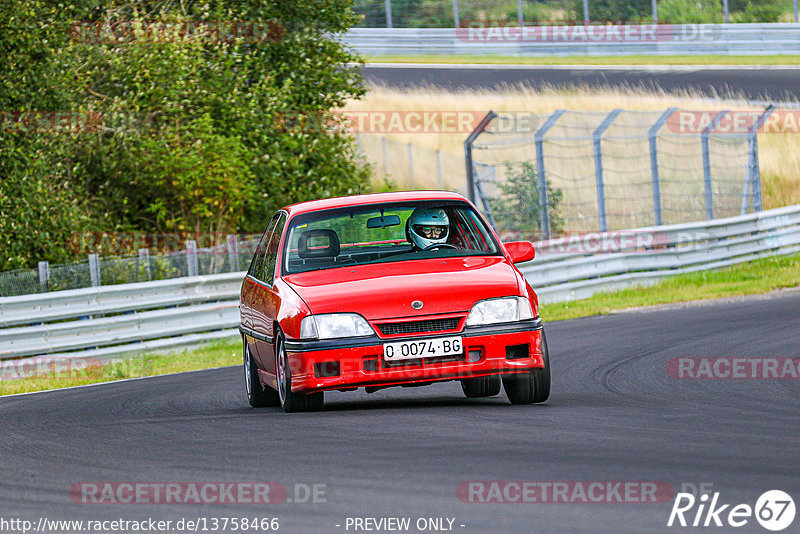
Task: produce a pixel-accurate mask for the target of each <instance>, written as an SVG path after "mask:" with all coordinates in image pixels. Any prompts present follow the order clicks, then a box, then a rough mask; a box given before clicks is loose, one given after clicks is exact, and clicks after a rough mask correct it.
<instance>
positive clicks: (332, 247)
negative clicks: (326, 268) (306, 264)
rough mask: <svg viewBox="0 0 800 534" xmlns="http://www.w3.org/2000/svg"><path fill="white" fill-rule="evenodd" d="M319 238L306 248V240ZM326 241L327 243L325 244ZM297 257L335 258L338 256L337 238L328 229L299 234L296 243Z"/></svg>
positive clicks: (334, 233)
mask: <svg viewBox="0 0 800 534" xmlns="http://www.w3.org/2000/svg"><path fill="white" fill-rule="evenodd" d="M313 238H320V239H317V240H315V242H312V244H311V248H309V247H308V240H309V239H313ZM326 241H327V243H326ZM297 255H298V256H300V257H301V258H335V257H336V256H338V255H339V236H338V235H336V232H334V231H333V230H328V229H324V228H321V229H318V230H308V231H307V232H303V233H302V234H300V241H299V242H298V243H297Z"/></svg>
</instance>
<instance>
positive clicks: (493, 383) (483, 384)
mask: <svg viewBox="0 0 800 534" xmlns="http://www.w3.org/2000/svg"><path fill="white" fill-rule="evenodd" d="M461 389H462V390H463V391H464V395H465V396H466V397H467V398H468V399H479V398H481V397H494V396H495V395H497V394H498V393H500V377H499V376H497V375H495V376H481V377H478V378H465V379H463V380H462V381H461Z"/></svg>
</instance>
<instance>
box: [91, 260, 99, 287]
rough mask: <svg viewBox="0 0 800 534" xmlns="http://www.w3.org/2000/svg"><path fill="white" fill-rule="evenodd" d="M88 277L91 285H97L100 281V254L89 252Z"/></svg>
mask: <svg viewBox="0 0 800 534" xmlns="http://www.w3.org/2000/svg"><path fill="white" fill-rule="evenodd" d="M89 278H90V279H91V280H92V287H98V286H99V285H100V284H101V282H102V281H101V280H100V256H99V255H98V254H89Z"/></svg>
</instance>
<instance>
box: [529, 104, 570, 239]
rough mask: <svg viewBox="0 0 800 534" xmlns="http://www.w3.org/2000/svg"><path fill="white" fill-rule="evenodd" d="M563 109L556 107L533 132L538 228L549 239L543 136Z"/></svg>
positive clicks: (548, 210) (564, 111)
mask: <svg viewBox="0 0 800 534" xmlns="http://www.w3.org/2000/svg"><path fill="white" fill-rule="evenodd" d="M566 111H567V110H565V109H557V110H556V111H555V113H553V114H552V115H550V117H548V118H547V120H546V121H544V124H542V126H541V127H540V128H539V129H538V130H536V133H535V134H533V146H534V147H535V148H536V178H537V179H538V182H539V230H541V231H542V234H544V239H550V207H549V206H548V204H547V173H546V172H545V168H544V136H545V134H547V132H548V131H549V130H550V128H552V127H553V125H555V123H556V122H557V121H558V119H560V118H561V116H562V115H563V114H564V113H566Z"/></svg>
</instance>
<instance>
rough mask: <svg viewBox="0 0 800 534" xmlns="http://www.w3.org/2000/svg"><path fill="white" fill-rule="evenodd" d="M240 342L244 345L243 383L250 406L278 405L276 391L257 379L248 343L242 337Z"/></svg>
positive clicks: (256, 369)
mask: <svg viewBox="0 0 800 534" xmlns="http://www.w3.org/2000/svg"><path fill="white" fill-rule="evenodd" d="M242 343H243V345H244V348H243V352H244V385H245V389H246V391H247V400H248V401H249V402H250V406H252V407H253V408H262V407H264V406H278V405H279V403H278V392H277V391H275V390H274V389H272V388H268V387H267V388H265V387H264V386H262V385H261V381H260V380H259V379H258V367H256V362H255V361H253V356H252V355H251V354H250V345H249V344H248V343H247V339H245V338H242Z"/></svg>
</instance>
